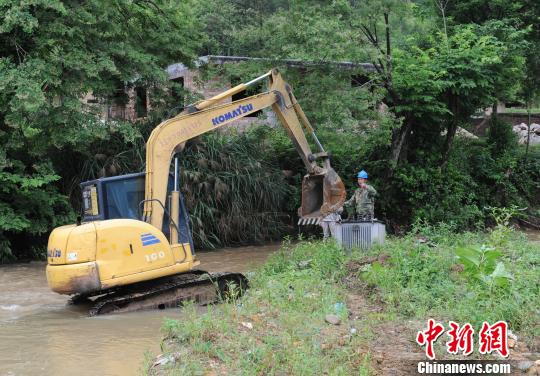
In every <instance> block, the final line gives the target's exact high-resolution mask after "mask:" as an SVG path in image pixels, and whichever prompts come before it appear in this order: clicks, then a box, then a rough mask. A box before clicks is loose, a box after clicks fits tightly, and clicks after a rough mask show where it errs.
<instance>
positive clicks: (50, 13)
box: [0, 0, 200, 260]
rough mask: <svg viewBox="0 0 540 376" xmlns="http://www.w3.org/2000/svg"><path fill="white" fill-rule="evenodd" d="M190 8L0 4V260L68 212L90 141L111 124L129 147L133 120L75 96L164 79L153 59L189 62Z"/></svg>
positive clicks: (193, 31) (24, 253)
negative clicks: (109, 115) (117, 118)
mask: <svg viewBox="0 0 540 376" xmlns="http://www.w3.org/2000/svg"><path fill="white" fill-rule="evenodd" d="M191 9H192V6H191V4H190V2H182V4H172V3H170V2H166V1H157V2H154V1H136V2H131V1H123V0H119V1H114V2H107V3H106V4H105V3H104V2H103V1H96V0H92V1H85V2H83V3H81V2H78V1H59V0H55V1H49V0H45V1H43V0H38V1H31V2H26V1H21V2H18V1H15V2H2V3H1V4H0V13H1V15H0V47H1V48H0V51H1V52H0V144H1V145H2V146H1V148H0V186H1V188H0V260H9V259H12V258H15V257H28V256H32V249H33V248H36V249H37V248H42V247H43V243H44V242H43V240H44V239H43V237H40V235H45V236H46V233H47V232H48V231H50V230H51V228H53V227H54V226H57V225H59V224H62V223H66V222H68V219H71V220H72V219H73V218H74V216H73V214H72V213H73V212H72V209H71V208H70V207H69V205H68V201H67V200H66V197H65V194H66V193H69V192H68V189H69V186H70V185H71V186H72V185H74V184H77V183H75V182H73V181H72V179H73V177H76V176H78V172H79V171H80V168H81V165H82V164H83V163H84V160H85V159H86V158H85V157H87V156H88V155H89V154H91V153H92V149H91V148H90V146H91V145H92V144H93V143H95V142H98V141H99V140H103V141H105V140H109V139H111V138H114V135H113V133H114V132H120V133H124V134H125V136H126V137H124V138H123V140H122V141H123V142H122V143H123V147H124V149H126V148H128V147H129V145H130V141H131V140H130V139H129V135H128V134H129V132H130V129H131V128H132V127H133V126H132V125H130V124H117V123H114V122H109V121H104V120H100V116H98V115H99V114H97V113H96V111H95V107H93V108H94V110H93V108H92V107H90V106H88V105H86V103H85V102H84V101H82V100H81V98H82V97H84V96H85V95H86V94H87V93H89V92H93V93H94V94H95V95H96V96H97V97H103V98H107V97H111V96H113V95H114V93H115V92H116V90H117V89H118V88H123V87H124V85H131V86H135V85H141V84H144V85H147V86H151V85H152V84H155V83H165V82H166V78H167V77H166V74H165V72H164V71H163V66H165V65H166V64H167V63H169V62H171V61H183V62H185V63H187V64H189V63H190V61H191V59H192V58H193V57H194V56H195V54H196V52H197V47H198V45H199V39H200V38H198V37H197V35H198V29H197V27H196V24H195V18H194V17H193V14H192V11H191ZM60 179H63V180H60ZM55 181H56V182H57V183H56V184H54V182H55ZM45 239H46V238H45ZM12 243H14V244H12Z"/></svg>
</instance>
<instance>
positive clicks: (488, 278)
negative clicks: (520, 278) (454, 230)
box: [455, 245, 514, 290]
mask: <svg viewBox="0 0 540 376" xmlns="http://www.w3.org/2000/svg"><path fill="white" fill-rule="evenodd" d="M455 254H456V256H457V259H458V260H459V262H460V263H461V264H463V266H464V270H463V271H464V272H465V273H466V274H467V275H468V276H469V277H471V278H472V279H474V280H477V281H481V282H482V283H484V284H485V285H487V286H489V288H490V290H491V289H492V288H493V287H495V286H498V287H504V286H507V285H508V283H509V282H510V281H512V280H513V279H514V277H513V276H512V275H511V274H510V273H509V272H508V271H507V270H506V268H505V266H504V263H503V262H502V261H499V259H500V258H501V256H502V252H501V251H499V250H497V249H496V248H493V247H488V246H486V245H482V246H480V247H478V246H468V247H458V248H456V249H455Z"/></svg>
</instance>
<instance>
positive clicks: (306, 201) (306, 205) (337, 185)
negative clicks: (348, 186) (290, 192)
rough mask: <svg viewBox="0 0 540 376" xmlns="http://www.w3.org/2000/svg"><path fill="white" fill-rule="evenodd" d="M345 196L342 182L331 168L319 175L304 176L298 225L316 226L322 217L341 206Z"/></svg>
mask: <svg viewBox="0 0 540 376" xmlns="http://www.w3.org/2000/svg"><path fill="white" fill-rule="evenodd" d="M346 195H347V192H346V191H345V185H344V184H343V181H342V180H341V178H340V177H339V175H338V174H337V173H336V171H335V170H334V169H333V168H331V167H330V168H326V169H324V171H323V172H321V173H317V174H308V175H306V176H304V179H303V180H302V206H301V207H300V208H299V209H298V216H299V217H300V220H299V221H298V224H299V225H311V224H318V223H319V222H320V220H321V219H322V218H323V217H325V216H327V215H328V214H330V213H333V212H336V211H337V210H338V209H339V208H341V207H342V206H343V203H344V202H345V197H346Z"/></svg>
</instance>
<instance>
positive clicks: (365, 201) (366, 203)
mask: <svg viewBox="0 0 540 376" xmlns="http://www.w3.org/2000/svg"><path fill="white" fill-rule="evenodd" d="M367 180H368V174H367V172H365V171H364V170H362V171H360V172H359V173H358V188H357V189H356V191H354V194H353V196H352V197H351V198H350V199H349V200H348V201H346V202H345V204H344V206H346V207H353V208H354V209H355V210H356V219H359V220H368V221H370V220H372V219H373V211H374V208H375V196H377V191H376V190H375V188H373V187H372V186H371V185H369V184H367Z"/></svg>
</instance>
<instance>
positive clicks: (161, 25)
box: [0, 0, 540, 261]
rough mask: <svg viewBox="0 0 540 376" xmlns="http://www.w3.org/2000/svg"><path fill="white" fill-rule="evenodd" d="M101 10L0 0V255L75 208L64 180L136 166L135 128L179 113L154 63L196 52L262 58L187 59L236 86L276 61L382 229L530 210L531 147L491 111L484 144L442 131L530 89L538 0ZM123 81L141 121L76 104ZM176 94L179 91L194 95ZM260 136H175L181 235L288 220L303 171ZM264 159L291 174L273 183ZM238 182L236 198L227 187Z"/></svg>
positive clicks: (221, 236)
mask: <svg viewBox="0 0 540 376" xmlns="http://www.w3.org/2000/svg"><path fill="white" fill-rule="evenodd" d="M446 3H447V5H445V7H441V6H442V5H443V4H446ZM104 4H105V2H103V1H102V0H92V1H87V2H84V3H80V2H76V1H60V0H55V1H33V2H7V3H2V4H0V10H1V11H2V15H1V16H0V17H1V22H0V46H1V47H2V49H1V50H0V51H1V52H0V89H1V90H0V145H2V147H1V148H0V184H1V187H2V188H0V260H1V261H8V260H14V259H16V258H28V257H38V256H39V254H43V249H44V243H45V240H46V236H47V233H48V231H50V230H51V229H52V228H53V227H55V226H57V225H60V224H63V223H68V222H70V221H72V220H73V219H74V217H75V213H76V212H77V211H78V210H79V205H80V203H79V201H80V197H79V191H78V184H79V182H80V181H82V180H86V179H91V178H95V177H99V176H112V175H117V174H121V173H127V172H135V171H142V170H143V168H144V141H145V139H146V138H147V137H148V135H149V133H150V131H151V129H152V128H153V127H155V126H156V125H157V124H158V123H159V122H160V121H162V120H163V119H166V118H167V117H170V115H171V114H175V113H177V112H178V103H174V98H172V97H171V96H170V94H169V93H168V92H167V90H166V89H167V88H168V87H170V86H174V85H175V84H172V83H170V82H167V76H166V73H165V71H164V69H163V68H164V67H165V66H167V65H168V64H171V63H175V62H182V63H185V64H187V65H190V64H191V63H192V61H193V59H194V58H195V57H196V56H198V55H206V54H222V55H237V56H251V57H263V58H267V59H268V60H266V61H257V62H255V61H250V62H245V63H241V64H225V65H223V66H217V67H216V66H207V67H201V68H200V69H201V73H202V78H203V79H204V78H216V77H221V78H222V79H223V80H224V81H228V80H229V79H232V81H238V80H243V81H247V80H249V79H251V78H253V77H255V76H257V75H259V74H260V73H261V72H263V71H265V70H267V69H269V68H270V67H273V66H277V67H279V68H280V69H281V70H282V71H283V74H284V76H285V77H286V79H287V80H288V81H290V83H291V84H292V86H293V87H294V90H295V94H296V97H297V98H298V99H299V101H300V103H301V105H302V107H303V108H304V110H305V112H306V114H307V116H308V117H309V119H310V120H311V121H312V123H313V125H314V126H315V128H316V130H317V134H318V136H319V138H320V140H321V141H322V143H323V144H324V145H325V147H326V148H327V149H328V150H330V151H331V152H332V153H333V165H334V166H335V168H336V170H337V171H338V173H339V174H340V175H341V176H342V177H343V178H344V180H345V181H346V184H347V188H348V189H349V194H350V193H352V189H353V188H354V175H355V173H356V171H358V170H359V169H366V170H368V172H370V174H371V176H372V182H373V184H374V185H375V187H376V188H377V189H378V191H379V192H380V194H381V195H380V197H379V198H378V201H377V204H376V214H377V215H378V216H379V217H380V218H383V219H384V220H386V221H387V222H388V223H389V224H390V225H391V227H392V228H393V229H394V230H396V231H400V230H401V229H402V228H404V227H407V226H410V224H411V223H413V222H415V221H417V220H423V221H427V222H430V223H437V222H441V221H444V222H452V223H453V225H454V226H455V228H456V229H459V230H463V229H467V228H472V227H482V226H484V225H485V224H486V223H489V221H488V220H487V219H488V217H487V215H486V213H487V212H486V207H488V206H499V207H504V206H509V205H512V204H515V205H519V206H521V207H528V208H529V212H530V213H532V214H534V213H537V210H538V209H537V206H538V197H539V192H540V183H539V182H540V163H539V159H538V158H539V156H538V153H536V152H535V151H534V150H532V151H530V152H528V154H529V155H528V156H527V157H526V156H525V155H524V152H523V150H521V148H519V147H518V145H517V144H516V141H515V139H514V137H513V135H512V132H511V130H510V127H509V126H508V125H507V124H504V123H502V122H501V121H499V120H498V119H497V117H496V116H493V118H492V119H491V120H490V126H489V127H488V136H487V137H486V138H484V139H480V140H470V139H464V138H460V137H459V136H458V134H459V132H458V129H459V128H460V127H461V128H465V129H469V130H471V124H470V123H471V121H470V119H471V115H473V114H475V113H476V112H477V111H479V110H481V109H483V108H486V107H491V106H492V105H493V104H494V103H495V102H496V101H498V100H502V101H521V102H523V103H525V104H527V106H529V107H530V106H531V103H532V102H533V99H534V98H536V97H537V96H538V92H539V87H540V85H539V83H538V77H540V74H538V73H539V72H540V69H539V67H538V61H540V60H539V59H538V58H537V57H538V54H539V51H540V29H539V26H538V25H540V22H538V17H539V9H538V4H537V2H536V1H532V0H515V1H510V2H503V1H496V2H492V1H487V0H486V1H484V0H467V1H460V2H438V1H435V2H432V1H418V2H404V1H398V0H390V1H368V2H359V1H346V0H338V1H332V2H327V1H318V0H290V1H284V0H272V1H263V0H257V1H246V0H219V1H211V2H208V1H202V0H190V1H187V2H181V4H176V3H171V2H167V1H161V0H160V1H146V0H141V1H134V2H132V1H124V0H115V1H113V2H107V3H106V6H105V5H104ZM477 9H482V11H476V10H477ZM282 59H300V60H303V61H304V62H306V63H305V66H303V67H291V66H289V65H287V64H284V63H283V60H282ZM339 61H349V62H351V63H366V62H369V63H372V64H373V67H374V70H375V71H374V72H367V73H366V72H364V71H363V70H362V69H361V68H359V67H358V66H356V67H351V68H344V67H343V66H340V65H338V64H335V63H336V62H339ZM137 87H145V88H147V90H148V91H149V96H150V98H151V100H152V103H151V104H152V108H151V112H150V113H149V114H148V117H147V118H146V120H145V122H139V123H132V122H129V121H118V120H115V121H113V120H109V117H108V116H104V115H103V112H102V111H103V110H102V107H100V106H90V105H88V104H87V103H86V101H85V100H83V98H84V97H85V95H87V94H88V93H93V95H94V96H95V97H96V98H97V100H98V102H99V104H110V103H111V102H113V101H119V100H120V101H122V100H123V101H125V100H126V99H127V98H126V97H125V95H124V96H123V97H122V98H119V97H118V90H119V89H120V90H122V91H128V92H129V90H132V89H134V88H137ZM126 89H127V90H126ZM183 95H184V98H185V100H186V102H187V103H189V102H191V101H193V100H195V98H197V96H198V95H197V94H196V93H188V92H184V93H183ZM258 132H260V133H254V134H252V135H246V136H239V135H229V136H226V137H222V138H220V137H207V138H202V143H201V141H197V142H195V143H194V145H192V146H189V145H188V148H187V149H186V155H185V160H184V161H183V163H184V168H185V174H186V175H185V178H186V179H185V181H184V190H185V191H186V193H187V195H188V196H189V199H188V201H189V205H190V208H191V209H192V222H193V227H194V229H195V238H196V240H197V246H205V247H210V246H217V245H226V244H239V243H246V242H256V241H262V240H265V239H266V240H268V239H271V238H275V237H278V236H279V235H283V234H284V233H286V232H289V231H290V230H291V226H290V224H292V223H294V222H295V221H294V215H295V211H296V207H297V205H298V202H299V196H298V195H299V190H298V189H297V188H298V187H295V186H291V185H290V183H293V184H294V185H298V183H299V181H300V177H301V176H302V175H303V173H304V168H303V166H302V165H301V163H300V159H299V158H298V156H297V155H296V153H295V151H294V149H293V147H292V144H291V143H290V140H288V139H287V138H286V137H285V136H284V134H283V133H282V131H280V130H272V131H264V132H262V131H258ZM260 145H264V147H261V146H260ZM225 154H227V155H228V154H231V159H230V160H229V161H228V162H227V163H224V161H223V158H221V157H220V156H222V155H225ZM232 156H234V157H232ZM199 161H200V162H199ZM204 161H207V162H208V163H209V164H205V162H204ZM210 162H212V163H210ZM222 162H223V163H222ZM244 167H245V168H247V170H246V173H245V174H244V173H239V172H240V171H242V169H243V168H244ZM279 169H283V170H290V171H292V178H291V179H289V182H286V181H285V180H284V179H281V178H279ZM212 179H216V180H212ZM265 181H266V183H264V182H265ZM225 186H226V187H227V188H225ZM244 186H245V187H247V188H246V189H247V191H248V192H249V193H248V196H249V197H250V198H249V199H248V200H244V198H243V196H241V195H240V194H239V192H238V189H240V187H244ZM218 196H219V198H218ZM257 211H259V212H261V213H260V214H257V213H256V212H257ZM263 213H264V214H263ZM232 219H234V220H232Z"/></svg>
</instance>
